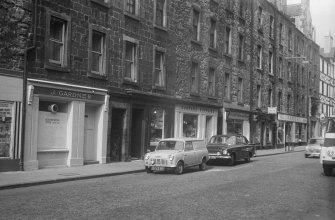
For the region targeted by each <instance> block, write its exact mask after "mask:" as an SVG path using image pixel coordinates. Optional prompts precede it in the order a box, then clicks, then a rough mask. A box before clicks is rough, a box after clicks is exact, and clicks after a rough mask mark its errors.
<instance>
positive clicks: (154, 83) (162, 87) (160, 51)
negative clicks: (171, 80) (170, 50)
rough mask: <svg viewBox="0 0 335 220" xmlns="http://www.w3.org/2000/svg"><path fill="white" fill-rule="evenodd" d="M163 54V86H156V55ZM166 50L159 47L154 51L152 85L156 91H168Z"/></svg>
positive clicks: (155, 47)
mask: <svg viewBox="0 0 335 220" xmlns="http://www.w3.org/2000/svg"><path fill="white" fill-rule="evenodd" d="M157 53H160V54H161V64H160V66H161V71H160V73H161V74H162V77H161V78H162V84H156V77H157V76H156V54H157ZM166 79H167V78H166V49H165V48H162V47H158V46H154V50H153V81H152V85H153V87H154V88H156V89H166Z"/></svg>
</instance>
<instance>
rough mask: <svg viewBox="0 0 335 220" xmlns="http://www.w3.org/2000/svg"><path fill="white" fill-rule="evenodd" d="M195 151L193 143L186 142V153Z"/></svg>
mask: <svg viewBox="0 0 335 220" xmlns="http://www.w3.org/2000/svg"><path fill="white" fill-rule="evenodd" d="M191 150H193V145H192V142H191V141H186V143H185V151H191Z"/></svg>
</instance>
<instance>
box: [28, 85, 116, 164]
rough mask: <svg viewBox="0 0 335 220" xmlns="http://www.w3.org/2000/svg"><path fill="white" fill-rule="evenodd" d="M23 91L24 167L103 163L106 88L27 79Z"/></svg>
mask: <svg viewBox="0 0 335 220" xmlns="http://www.w3.org/2000/svg"><path fill="white" fill-rule="evenodd" d="M27 94H28V100H27V113H26V127H25V131H26V133H25V134H26V135H25V136H26V138H25V144H24V169H25V170H34V169H39V168H48V167H63V166H80V165H84V164H86V163H106V146H107V142H106V140H107V123H108V104H109V100H108V99H109V96H108V95H107V91H106V90H103V89H99V88H93V87H85V86H79V85H73V84H66V83H60V82H51V81H43V80H35V79H29V80H28V87H27Z"/></svg>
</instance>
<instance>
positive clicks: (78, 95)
mask: <svg viewBox="0 0 335 220" xmlns="http://www.w3.org/2000/svg"><path fill="white" fill-rule="evenodd" d="M34 93H35V94H41V95H49V96H56V97H64V98H71V99H81V100H94V101H105V95H100V94H94V93H86V92H78V91H73V90H64V89H55V88H46V87H40V86H34Z"/></svg>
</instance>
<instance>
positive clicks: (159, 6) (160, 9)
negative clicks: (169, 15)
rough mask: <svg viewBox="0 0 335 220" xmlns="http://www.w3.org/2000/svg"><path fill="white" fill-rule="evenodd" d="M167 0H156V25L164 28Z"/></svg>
mask: <svg viewBox="0 0 335 220" xmlns="http://www.w3.org/2000/svg"><path fill="white" fill-rule="evenodd" d="M164 2H165V0H156V24H157V25H159V26H163V20H164Z"/></svg>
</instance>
